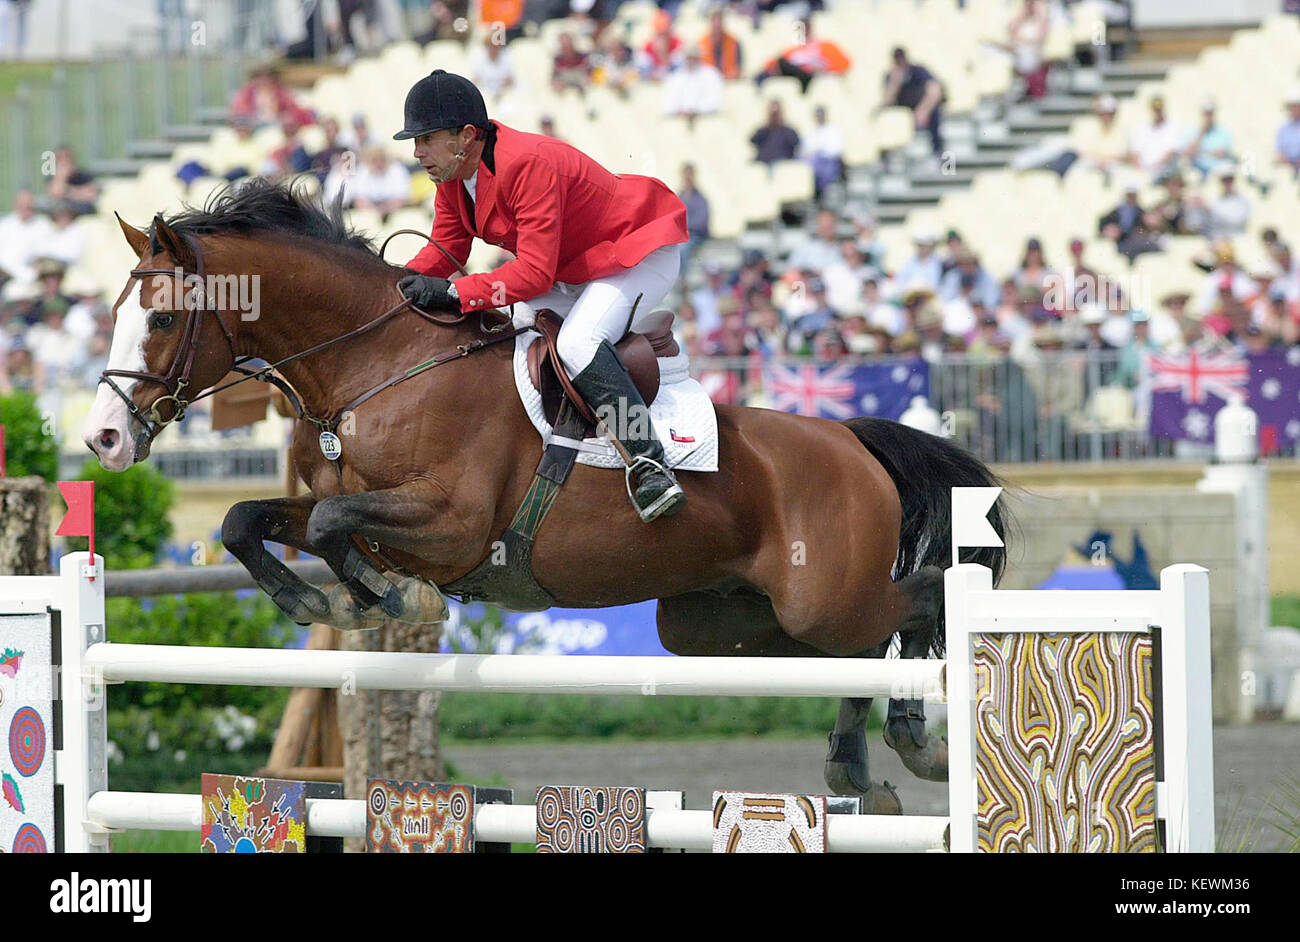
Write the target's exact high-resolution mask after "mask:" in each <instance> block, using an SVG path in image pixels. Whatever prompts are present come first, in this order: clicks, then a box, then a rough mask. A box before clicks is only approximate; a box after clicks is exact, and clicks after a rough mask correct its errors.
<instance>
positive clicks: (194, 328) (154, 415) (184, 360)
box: [99, 238, 247, 455]
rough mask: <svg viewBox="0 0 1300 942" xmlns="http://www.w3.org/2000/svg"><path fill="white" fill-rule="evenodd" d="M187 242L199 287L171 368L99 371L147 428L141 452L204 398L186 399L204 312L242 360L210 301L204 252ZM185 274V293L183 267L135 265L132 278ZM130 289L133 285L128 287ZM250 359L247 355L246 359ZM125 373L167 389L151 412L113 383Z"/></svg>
mask: <svg viewBox="0 0 1300 942" xmlns="http://www.w3.org/2000/svg"><path fill="white" fill-rule="evenodd" d="M186 245H187V246H188V247H189V248H190V250H191V251H193V253H194V258H195V269H196V270H195V272H194V274H195V275H196V276H197V278H198V282H199V283H198V286H197V287H196V288H195V289H194V291H193V292H192V295H193V301H192V303H187V304H186V311H185V328H184V333H182V335H181V342H180V346H179V347H178V348H177V351H176V356H175V357H174V358H173V359H172V364H171V367H170V369H168V370H167V372H166V373H150V372H147V371H144V370H109V369H106V370H104V371H103V372H102V373H100V374H99V381H100V382H101V383H107V384H108V386H109V388H110V389H112V390H113V392H115V393H117V395H118V397H119V398H120V399H121V400H122V401H123V402H124V403H126V408H127V411H128V412H129V413H130V414H131V417H132V418H133V419H135V420H136V421H137V422H139V423H140V425H141V426H142V427H143V428H144V430H145V432H146V436H145V438H144V439H143V441H142V443H141V444H137V446H136V452H137V455H138V454H139V453H141V452H143V451H146V450H147V449H148V447H149V446H150V445H151V444H152V443H153V440H154V439H155V438H157V437H158V435H159V433H160V432H162V430H163V429H164V428H166V427H167V425H169V424H170V423H172V422H175V421H178V420H180V419H182V418H184V416H185V410H186V409H187V408H188V407H189V405H190V404H191V403H192V402H194V401H195V400H196V399H199V398H202V397H201V396H195V397H194V398H193V399H186V398H184V396H185V391H186V390H187V389H188V388H189V385H190V375H191V373H192V372H193V370H194V360H195V358H196V357H197V356H198V352H199V334H200V333H202V329H203V315H204V314H211V315H212V316H213V317H215V318H216V321H217V324H218V325H219V326H220V327H221V334H222V336H223V337H225V339H226V345H227V347H229V348H230V358H231V361H232V363H238V362H239V357H238V355H237V354H236V353H235V335H234V332H233V331H231V329H230V328H229V327H228V326H227V325H226V322H225V320H224V319H223V318H222V316H221V312H220V311H219V310H218V309H217V308H216V307H215V306H213V305H211V304H209V299H208V297H207V291H206V290H205V288H204V285H206V284H207V281H206V279H205V277H204V268H203V252H202V250H201V249H200V247H199V245H198V243H197V242H194V241H192V240H190V239H188V238H186ZM178 273H179V274H180V276H181V290H182V296H184V286H185V283H186V282H187V281H188V280H189V273H187V272H185V270H184V269H182V268H181V267H180V266H175V267H173V268H133V269H131V272H130V274H131V277H132V278H133V279H137V280H138V279H141V278H144V277H147V276H150V275H168V276H171V277H173V278H174V277H176V276H177V274H178ZM128 290H130V288H128ZM246 359H247V358H246ZM114 376H122V377H126V378H129V379H134V380H141V381H144V382H148V383H158V384H159V385H160V386H162V387H163V389H164V390H166V392H165V394H164V395H162V396H160V397H159V398H158V399H156V400H155V401H154V402H153V403H152V404H151V405H150V406H149V414H148V415H145V413H144V412H143V411H142V410H141V409H140V407H139V406H137V405H136V404H135V400H133V399H132V398H131V396H130V394H129V393H127V392H126V391H124V390H123V389H122V387H121V386H119V385H118V384H117V383H115V382H113V380H112V377H114ZM166 402H170V403H172V415H171V417H170V418H166V419H165V418H163V415H162V412H161V410H160V406H162V404H163V403H166Z"/></svg>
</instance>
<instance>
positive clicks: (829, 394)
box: [767, 363, 859, 419]
mask: <svg viewBox="0 0 1300 942" xmlns="http://www.w3.org/2000/svg"><path fill="white" fill-rule="evenodd" d="M853 369H854V367H853V366H852V365H851V364H847V363H846V364H842V365H840V366H832V367H829V368H826V369H821V368H819V367H816V366H794V367H787V366H781V365H780V364H778V363H772V364H769V366H768V374H767V388H768V392H769V393H771V396H772V408H774V409H780V410H781V411H782V412H797V413H799V414H800V415H817V416H821V417H822V418H826V419H848V418H852V417H853V416H855V415H857V414H858V411H859V410H858V407H857V405H856V403H855V402H854V399H855V393H856V392H857V385H856V384H855V383H854V382H853Z"/></svg>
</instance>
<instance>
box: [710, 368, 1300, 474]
mask: <svg viewBox="0 0 1300 942" xmlns="http://www.w3.org/2000/svg"><path fill="white" fill-rule="evenodd" d="M766 362H769V363H777V364H780V365H784V366H790V365H796V364H797V365H807V364H808V363H810V362H812V361H810V360H807V359H799V358H793V357H776V358H772V359H771V360H768V361H766ZM835 362H836V363H837V364H840V363H847V364H863V365H866V364H873V363H876V364H878V363H881V362H888V361H886V360H882V359H881V358H869V357H849V358H845V359H842V360H837V361H835ZM691 366H692V373H693V375H695V376H697V377H699V378H701V379H702V380H703V381H704V382H705V385H706V387H708V388H710V389H711V390H715V389H716V390H721V391H722V394H721V395H715V399H717V400H719V401H723V402H731V403H734V404H737V405H753V406H763V407H771V406H772V398H771V395H770V392H769V390H768V388H767V384H766V383H765V381H764V380H765V374H764V369H763V364H762V363H760V362H759V361H757V360H754V359H751V358H725V357H697V358H694V359H693V360H692V364H691ZM1138 379H1139V377H1137V376H1133V375H1130V374H1129V373H1127V372H1126V371H1125V370H1123V369H1122V368H1121V354H1120V353H1119V352H1118V351H1114V350H1106V351H1066V352H1062V353H1044V352H1041V351H1036V350H1035V351H1032V353H1031V355H1030V356H1029V357H1027V358H1023V359H1020V360H1015V359H1012V358H1009V357H1003V358H999V359H991V358H982V357H978V356H973V355H969V354H944V355H943V356H942V357H941V358H939V359H938V360H936V361H933V362H931V363H930V364H929V396H928V399H929V401H930V404H931V405H932V406H933V407H934V408H935V409H936V410H938V411H939V412H940V413H941V414H942V416H943V419H944V431H945V434H948V435H950V436H951V437H952V438H953V440H954V441H956V442H957V443H958V444H960V445H962V446H963V447H965V448H967V449H969V450H970V451H971V452H973V453H974V454H976V455H978V456H979V457H981V458H982V459H984V460H985V461H995V462H1031V461H1065V462H1081V461H1093V462H1100V461H1129V460H1141V459H1146V458H1185V459H1188V460H1206V459H1208V458H1209V457H1210V456H1211V454H1212V449H1211V448H1210V447H1209V446H1204V445H1197V444H1193V443H1190V442H1174V441H1170V440H1167V439H1156V438H1152V437H1151V436H1150V435H1149V434H1148V431H1147V416H1148V414H1149V395H1148V393H1147V391H1146V389H1145V387H1144V385H1143V384H1142V383H1140V382H1139V381H1138ZM861 411H863V410H862V409H861V408H860V407H857V408H855V409H854V413H855V414H856V413H857V412H861ZM1294 451H1295V449H1294V447H1292V448H1291V449H1290V452H1289V453H1293V452H1294Z"/></svg>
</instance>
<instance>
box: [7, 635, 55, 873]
mask: <svg viewBox="0 0 1300 942" xmlns="http://www.w3.org/2000/svg"><path fill="white" fill-rule="evenodd" d="M50 630H51V626H50V616H49V615H48V614H47V613H45V612H33V613H30V614H2V615H0V639H2V640H0V730H3V732H4V735H5V751H4V763H3V766H0V851H3V852H4V853H15V854H24V853H30V854H42V853H47V852H53V851H54V850H55V843H56V842H55V838H54V835H55V823H54V730H53V723H52V717H53V689H52V681H53V673H52V671H53V652H52V646H51V639H52V636H51V634H50Z"/></svg>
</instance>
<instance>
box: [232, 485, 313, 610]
mask: <svg viewBox="0 0 1300 942" xmlns="http://www.w3.org/2000/svg"><path fill="white" fill-rule="evenodd" d="M315 506H316V499H315V498H314V497H312V496H311V495H310V494H304V495H301V496H299V497H276V498H271V499H268V500H245V501H240V502H239V503H237V504H235V505H234V506H233V507H231V508H230V510H229V511H227V512H226V519H225V520H224V521H222V524H221V542H222V543H223V544H224V545H225V547H226V549H228V550H230V552H231V553H232V554H234V557H235V558H236V559H238V560H239V561H240V562H241V563H243V564H244V568H245V569H247V570H248V571H249V573H251V574H252V576H253V579H254V581H256V582H257V584H258V586H260V587H261V589H262V591H263V592H265V593H266V594H267V595H269V596H270V597H271V601H273V602H275V604H276V605H277V606H279V608H280V610H281V611H282V612H284V613H285V614H286V615H288V616H289V617H290V618H291V619H293V621H295V622H296V623H297V624H299V625H310V624H312V623H313V622H319V621H326V620H327V619H328V616H329V612H330V604H329V600H328V599H327V598H326V596H325V593H324V592H322V591H321V590H320V589H318V588H316V587H315V586H313V585H311V584H310V583H308V582H305V581H304V580H302V579H301V578H299V577H298V576H296V575H295V574H294V573H293V571H292V570H291V569H289V567H288V566H286V565H285V564H284V563H282V562H280V560H278V559H276V558H275V557H274V556H272V555H271V554H270V553H269V552H267V550H266V547H265V546H263V545H262V541H263V540H271V541H273V542H275V543H283V544H284V545H286V546H293V547H296V548H298V549H300V550H305V551H307V552H309V553H316V552H317V551H316V549H315V547H313V546H312V545H311V544H310V541H309V540H308V539H307V521H308V520H309V519H310V517H311V512H312V509H313V508H314V507H315Z"/></svg>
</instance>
